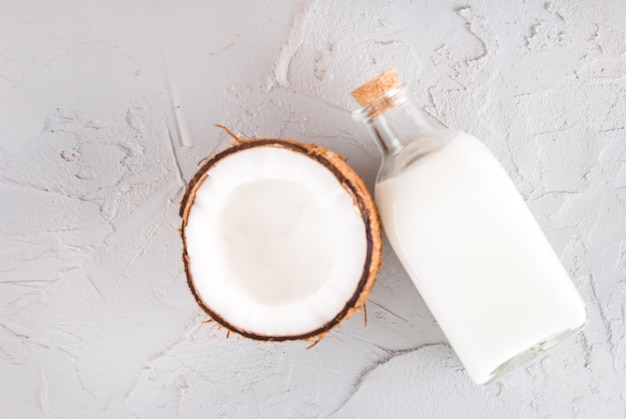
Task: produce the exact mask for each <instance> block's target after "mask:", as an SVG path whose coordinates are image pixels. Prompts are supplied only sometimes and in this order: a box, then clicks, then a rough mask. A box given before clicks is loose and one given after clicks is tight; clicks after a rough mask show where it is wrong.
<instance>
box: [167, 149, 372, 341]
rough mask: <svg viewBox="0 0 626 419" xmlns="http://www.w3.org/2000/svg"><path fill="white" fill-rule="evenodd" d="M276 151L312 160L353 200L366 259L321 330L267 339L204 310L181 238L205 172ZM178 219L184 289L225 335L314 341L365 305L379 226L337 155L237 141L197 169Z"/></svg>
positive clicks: (361, 186) (366, 195)
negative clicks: (250, 152)
mask: <svg viewBox="0 0 626 419" xmlns="http://www.w3.org/2000/svg"><path fill="white" fill-rule="evenodd" d="M268 146H269V147H278V148H287V149H289V150H291V151H294V152H298V153H301V154H304V155H305V156H307V157H309V158H312V159H314V160H316V161H317V162H318V163H320V164H322V165H323V166H324V167H325V168H326V169H328V170H329V171H330V172H331V173H332V174H333V175H334V176H335V178H336V179H337V180H338V181H339V183H340V184H341V186H342V188H343V189H344V190H346V192H348V193H349V194H350V195H351V196H352V199H353V202H354V204H355V205H356V206H357V207H358V209H359V212H360V215H361V219H362V220H363V222H364V224H365V237H366V243H367V248H366V255H365V261H364V263H363V272H362V273H361V278H360V279H359V282H358V284H357V287H356V288H355V291H354V293H353V295H352V297H351V298H350V299H349V300H348V301H346V304H345V305H344V307H343V308H342V309H341V310H340V311H339V312H338V313H337V315H335V317H333V318H332V319H331V320H330V321H328V322H326V323H325V324H324V325H322V326H321V327H319V328H317V329H314V330H311V331H309V332H305V333H302V334H297V335H280V336H268V335H262V334H258V333H254V332H251V331H249V330H245V329H243V328H240V327H237V326H235V325H234V324H232V323H230V322H228V321H227V320H226V319H224V318H223V317H222V316H220V315H219V314H218V313H216V312H215V311H214V310H212V309H211V308H210V307H208V306H207V305H206V304H205V303H204V301H203V300H202V298H201V297H200V295H199V294H198V292H197V291H196V288H195V286H194V279H193V275H192V274H191V270H190V266H189V265H190V264H189V256H188V254H187V241H186V238H185V228H186V226H187V220H188V217H189V212H190V210H191V207H192V206H193V203H194V200H195V195H196V191H197V190H198V188H199V187H200V185H202V182H203V181H204V179H205V178H206V177H207V176H208V172H209V170H210V169H211V168H212V167H213V166H214V165H215V164H217V162H219V161H220V160H222V159H224V158H226V157H228V156H229V155H232V154H234V153H237V152H240V151H244V150H247V149H251V148H254V147H268ZM179 214H180V217H181V218H182V226H181V229H180V234H181V238H182V241H183V255H182V256H183V263H184V267H185V275H186V277H187V285H188V286H189V289H190V290H191V293H192V295H193V296H194V298H195V300H196V302H197V303H198V305H199V306H200V308H202V309H203V310H204V311H205V312H206V313H207V314H208V315H209V316H210V317H211V318H212V319H213V320H215V321H216V322H217V323H219V324H220V325H221V326H223V327H225V328H226V329H228V330H229V331H232V332H234V333H237V334H239V335H242V336H244V337H246V338H250V339H254V340H259V341H274V342H281V341H289V340H310V339H314V338H319V339H321V338H323V337H324V336H325V335H326V334H327V333H328V332H330V331H331V330H332V329H333V328H335V327H337V326H339V325H340V324H341V323H342V322H343V321H345V320H347V319H348V318H349V317H350V316H351V315H352V314H354V313H355V312H357V311H358V310H360V309H361V307H363V306H364V305H365V301H366V300H367V297H368V296H369V293H370V292H371V289H372V287H373V286H374V282H375V280H376V276H377V274H378V270H379V269H380V266H381V265H382V244H383V239H382V226H381V222H380V217H379V214H378V210H377V209H376V205H375V203H374V199H373V198H372V196H371V194H370V192H369V190H368V189H367V187H366V186H365V183H364V182H363V180H362V179H361V177H360V176H359V175H358V174H357V173H356V172H355V171H354V169H352V168H351V167H350V166H349V165H348V164H347V163H346V162H345V160H344V159H343V158H342V157H341V156H340V155H338V154H336V153H334V152H332V151H330V150H329V149H327V148H325V147H322V146H318V145H315V144H308V143H303V142H300V141H297V140H292V139H278V138H252V139H246V140H239V141H238V142H236V143H234V144H233V145H231V146H229V147H228V148H226V149H225V150H223V151H221V152H218V153H216V154H214V155H213V156H211V157H210V158H209V159H208V160H206V161H205V162H204V163H203V164H202V166H201V167H200V169H198V171H197V172H196V173H195V174H194V176H193V177H192V178H191V179H190V180H189V182H188V183H187V186H186V188H185V193H184V195H183V197H182V199H181V205H180V212H179Z"/></svg>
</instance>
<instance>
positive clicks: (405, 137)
mask: <svg viewBox="0 0 626 419" xmlns="http://www.w3.org/2000/svg"><path fill="white" fill-rule="evenodd" d="M353 118H354V119H356V120H360V121H364V122H365V124H366V125H367V127H368V129H369V131H370V134H371V135H372V137H373V138H374V140H375V141H376V144H377V145H378V148H379V149H380V152H381V154H382V155H383V157H387V156H394V155H397V154H399V153H400V152H401V151H402V150H404V149H405V148H406V147H407V146H409V145H410V144H412V143H415V142H419V141H422V140H429V141H432V139H433V138H437V137H442V134H443V133H442V127H437V126H435V125H433V123H431V122H430V121H429V120H428V119H427V118H426V116H425V115H424V114H423V113H422V111H420V110H419V109H418V108H417V107H416V106H415V105H414V104H413V103H412V102H411V100H410V99H409V98H408V95H407V87H406V85H402V86H399V87H397V88H395V89H392V90H390V91H389V92H387V93H386V94H385V95H384V96H382V97H380V98H379V99H377V100H376V101H374V102H372V103H370V104H369V105H367V106H365V107H363V108H361V109H359V110H357V111H356V112H354V114H353Z"/></svg>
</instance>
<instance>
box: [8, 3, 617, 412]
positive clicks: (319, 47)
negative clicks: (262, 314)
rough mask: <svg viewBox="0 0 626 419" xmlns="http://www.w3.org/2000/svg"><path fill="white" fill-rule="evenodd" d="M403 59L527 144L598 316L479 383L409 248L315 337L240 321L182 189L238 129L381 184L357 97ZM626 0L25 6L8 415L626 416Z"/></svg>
mask: <svg viewBox="0 0 626 419" xmlns="http://www.w3.org/2000/svg"><path fill="white" fill-rule="evenodd" d="M392 65H396V66H397V67H398V70H399V72H400V74H401V75H402V76H403V77H404V78H405V79H408V80H414V81H415V91H416V99H417V101H418V103H419V104H420V105H421V106H423V107H424V108H425V110H426V111H427V112H428V113H429V114H431V115H432V116H433V117H434V118H436V119H438V120H440V121H441V122H443V123H444V124H446V125H448V126H451V127H457V128H461V129H464V130H466V131H468V132H470V133H472V134H474V135H475V136H477V137H479V138H481V139H483V141H484V142H485V143H486V144H487V145H488V146H489V147H490V148H491V149H492V150H493V151H494V153H495V154H496V155H497V156H498V157H499V158H500V159H501V161H502V162H503V164H504V166H505V168H506V169H507V170H508V172H509V173H510V174H511V176H512V178H513V180H514V181H515V183H516V184H517V185H518V187H519V188H520V190H521V191H522V193H523V195H524V197H525V199H526V200H527V201H528V203H529V205H530V208H531V209H532V211H533V213H534V214H535V215H536V217H537V219H538V221H539V223H540V224H541V226H542V227H543V229H544V230H545V232H546V234H547V236H548V238H549V240H550V242H551V243H552V244H553V246H554V248H555V249H556V251H557V253H558V254H559V255H560V256H561V258H562V260H563V262H564V264H565V266H566V268H567V269H568V270H569V272H571V275H572V278H573V280H574V282H575V283H576V285H577V287H578V288H579V290H580V291H581V293H582V295H583V297H584V299H585V301H586V302H587V304H588V307H589V310H590V324H589V326H588V327H587V329H586V330H585V331H584V333H581V334H579V335H578V336H576V337H575V338H572V339H571V340H569V341H568V342H566V343H564V344H562V345H560V346H559V347H557V348H555V349H554V350H552V351H551V352H549V353H548V354H547V355H545V356H543V357H541V358H539V359H538V360H537V361H535V362H533V363H531V364H529V365H528V366H526V367H524V368H521V369H520V370H518V371H517V372H515V373H513V374H512V375H510V376H508V377H506V378H504V379H502V380H501V381H500V382H498V383H496V384H492V385H488V386H483V387H481V386H476V385H474V384H473V383H472V382H471V381H470V380H469V378H468V377H467V375H466V374H465V373H464V371H463V370H462V368H461V366H460V365H459V362H458V361H457V359H456V358H455V356H454V354H453V353H452V351H451V349H450V348H449V346H448V345H447V344H446V342H445V338H444V337H443V336H442V333H441V332H440V330H439V329H438V327H437V325H436V323H435V322H434V321H433V319H432V317H431V315H430V314H429V312H428V310H427V309H426V308H425V306H424V304H423V302H422V301H421V299H420V298H419V295H418V293H417V291H416V290H415V289H414V288H413V286H412V285H411V283H410V281H409V279H408V277H407V276H406V274H405V273H404V271H403V270H402V268H401V267H400V266H399V264H398V261H397V259H396V258H395V256H394V255H393V254H392V252H391V250H390V248H389V247H387V248H386V249H385V255H384V256H385V265H384V267H383V268H382V270H381V272H380V275H379V278H378V282H377V284H376V286H375V288H374V290H373V293H372V294H371V297H370V299H369V302H368V324H367V327H364V325H363V315H362V314H357V315H355V316H353V317H352V318H351V319H350V320H348V321H347V322H345V323H344V324H343V325H342V326H341V327H340V328H339V329H338V330H336V331H334V332H332V333H331V334H330V335H328V337H326V338H325V339H324V340H323V341H322V342H320V343H319V344H318V345H317V346H315V347H313V348H312V349H309V350H306V349H305V348H306V346H307V345H308V344H306V343H286V344H261V343H257V342H253V341H248V340H245V339H242V338H239V337H237V336H234V335H232V336H230V338H229V339H227V338H226V333H225V332H224V331H223V330H218V329H217V328H216V327H214V326H212V325H211V324H210V323H209V324H206V325H202V323H201V322H202V321H203V320H204V319H205V316H204V315H203V314H202V313H201V312H200V310H199V309H198V307H197V306H196V303H195V301H194V300H193V298H192V296H191V294H190V292H189V290H188V289H187V285H186V282H185V278H184V273H183V270H182V263H181V258H180V253H181V242H180V240H179V237H178V232H177V229H178V227H179V224H180V220H179V217H178V201H179V199H180V197H181V192H182V188H183V186H184V184H185V182H186V181H187V180H188V179H189V178H190V176H191V175H192V174H193V173H194V171H195V170H196V168H197V166H196V165H197V163H198V161H199V160H201V159H202V158H203V157H206V156H208V155H210V154H212V153H213V152H215V151H216V150H220V149H222V148H223V147H224V146H225V145H226V144H227V143H228V141H229V140H228V138H227V136H226V135H225V133H224V132H222V131H220V130H218V129H216V128H214V127H213V126H212V124H214V123H222V124H226V125H228V126H230V127H232V128H233V129H235V130H236V131H238V132H240V133H241V134H243V135H244V136H281V137H292V138H297V139H300V140H303V141H310V142H316V143H319V144H321V145H324V146H327V147H330V148H332V149H333V150H335V151H338V152H340V153H342V154H343V155H344V156H345V157H347V158H348V161H349V163H350V164H352V166H353V167H354V168H355V169H356V170H357V171H358V172H359V173H360V174H361V175H362V176H363V177H364V179H365V180H366V181H367V182H368V184H369V185H370V186H371V185H372V182H373V180H374V176H375V173H376V171H377V168H378V162H379V156H378V152H377V149H376V147H375V145H374V144H373V143H372V141H371V140H370V139H369V137H368V135H367V133H366V130H365V127H363V126H359V125H357V124H356V123H354V122H352V120H351V118H350V111H351V110H352V109H354V108H355V103H354V102H353V100H352V99H351V97H350V95H349V93H350V90H351V89H352V88H354V87H356V86H357V85H359V84H360V83H362V82H364V81H366V80H368V79H369V78H370V77H372V76H373V75H375V74H377V72H379V71H381V70H385V69H387V68H388V67H390V66H392ZM625 124H626V4H625V3H624V1H623V0H602V1H593V2H592V1H570V2H568V1H564V0H559V1H549V2H544V1H534V0H533V1H526V2H514V1H501V2H496V1H491V2H487V1H478V0H468V1H466V2H460V1H449V0H446V1H437V2H435V1H432V2H427V1H408V0H400V1H357V0H347V1H335V2H333V1H322V0H319V1H311V0H305V1H299V2H297V1H285V0H282V1H271V2H270V1H266V2H260V1H257V2H250V1H243V0H240V1H234V2H215V1H213V2H210V1H181V2H172V1H169V2H168V1H154V2H149V1H128V2H121V1H119V2H106V1H100V0H91V1H90V0H87V1H82V2H79V1H39V0H33V1H22V0H3V1H1V2H0V192H1V195H0V196H1V198H0V417H2V418H38V417H54V418H99V417H112V418H166V417H175V416H180V417H187V418H199V417H241V418H248V417H264V418H278V417H298V418H308V417H328V416H333V417H337V418H356V417H398V418H404V417H424V418H436V417H441V418H460V417H463V418H491V417H493V418H500V417H511V418H513V417H515V418H517V417H520V418H521V417H523V418H571V417H576V418H622V417H626V408H625V406H626V327H625V325H624V314H625V310H626V307H625V298H624V297H625V290H626V126H625Z"/></svg>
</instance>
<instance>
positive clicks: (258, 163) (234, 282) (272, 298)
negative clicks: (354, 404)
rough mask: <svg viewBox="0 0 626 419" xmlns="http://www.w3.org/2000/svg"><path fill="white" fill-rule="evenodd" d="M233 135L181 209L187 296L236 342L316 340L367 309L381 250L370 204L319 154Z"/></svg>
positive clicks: (339, 167) (332, 159) (344, 168)
mask: <svg viewBox="0 0 626 419" xmlns="http://www.w3.org/2000/svg"><path fill="white" fill-rule="evenodd" d="M228 132H229V134H231V135H233V134H232V133H231V132H230V131H228ZM233 137H234V138H235V139H236V140H237V141H236V143H234V144H233V145H231V146H230V147H229V148H227V149H226V150H224V151H222V152H220V153H218V154H216V155H215V156H213V157H211V158H210V159H208V160H207V161H206V162H205V163H204V164H203V165H202V167H201V168H200V170H199V171H198V172H197V173H196V174H195V176H194V177H193V179H191V181H190V182H189V184H188V185H187V188H186V191H185V195H184V197H183V200H182V203H181V217H182V219H183V221H182V230H181V234H182V239H183V244H184V249H183V260H184V264H185V272H186V274H187V280H188V284H189V287H190V288H191V292H192V293H193V295H194V296H195V298H196V300H197V302H198V304H199V305H200V306H201V307H202V309H204V311H206V312H207V313H208V314H209V315H210V316H211V317H212V318H213V319H214V320H215V321H217V322H219V323H220V324H221V325H223V326H225V327H226V328H228V329H229V330H231V331H233V332H236V333H239V334H241V335H243V336H246V337H249V338H253V339H259V340H271V341H282V340H291V339H308V338H313V337H322V336H323V335H324V334H325V333H326V332H328V331H329V330H330V329H332V328H333V327H335V326H337V325H338V324H340V323H341V322H342V321H343V320H345V319H347V318H348V317H349V316H350V315H351V314H352V313H354V312H355V311H357V310H358V309H360V308H361V307H362V306H363V305H364V304H365V300H366V298H367V296H368V294H369V292H370V290H371V288H372V286H373V284H374V280H375V278H376V274H377V272H378V269H379V267H380V264H381V250H382V236H381V234H382V233H381V231H382V230H381V225H380V221H379V217H378V213H377V211H376V207H375V205H374V201H373V199H372V197H371V195H370V193H369V192H368V190H367V188H366V187H365V185H364V183H363V181H362V180H361V179H360V178H359V176H358V175H357V174H356V173H355V172H354V171H353V170H352V169H351V168H350V167H349V166H348V165H347V164H346V162H345V161H344V159H343V158H341V157H340V156H339V155H337V154H335V153H333V152H331V151H329V150H328V149H326V148H323V147H320V146H316V145H312V144H305V143H301V142H298V141H294V140H285V139H270V138H267V139H256V138H255V139H247V140H241V139H239V138H237V137H236V136H234V135H233Z"/></svg>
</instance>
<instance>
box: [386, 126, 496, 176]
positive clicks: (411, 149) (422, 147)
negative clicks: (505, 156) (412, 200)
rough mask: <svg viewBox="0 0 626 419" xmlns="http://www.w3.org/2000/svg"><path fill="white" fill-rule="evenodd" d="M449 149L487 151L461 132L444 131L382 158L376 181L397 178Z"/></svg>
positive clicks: (470, 151) (469, 135) (473, 138)
mask: <svg viewBox="0 0 626 419" xmlns="http://www.w3.org/2000/svg"><path fill="white" fill-rule="evenodd" d="M451 149H465V150H467V152H468V153H470V154H475V153H479V154H482V153H487V154H489V155H491V152H490V151H489V149H488V148H487V147H486V146H485V145H484V144H483V142H482V141H480V140H479V139H477V138H476V137H474V136H472V135H471V134H468V133H466V132H463V131H458V130H445V131H442V132H441V133H436V135H432V136H425V137H421V138H420V139H419V141H414V142H411V143H409V144H407V145H406V146H405V147H404V148H403V149H402V150H400V151H399V152H398V153H395V154H390V155H387V156H384V157H383V163H382V165H381V169H380V171H379V173H378V177H377V179H376V182H377V183H380V182H382V181H384V180H386V179H389V178H391V177H394V176H398V175H400V174H401V173H403V172H404V171H406V170H407V169H409V168H410V167H413V166H415V165H418V164H421V163H423V162H424V160H427V159H429V158H430V157H431V156H434V155H435V154H437V155H438V154H439V153H442V152H444V151H445V152H446V153H447V152H448V151H449V150H451Z"/></svg>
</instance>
